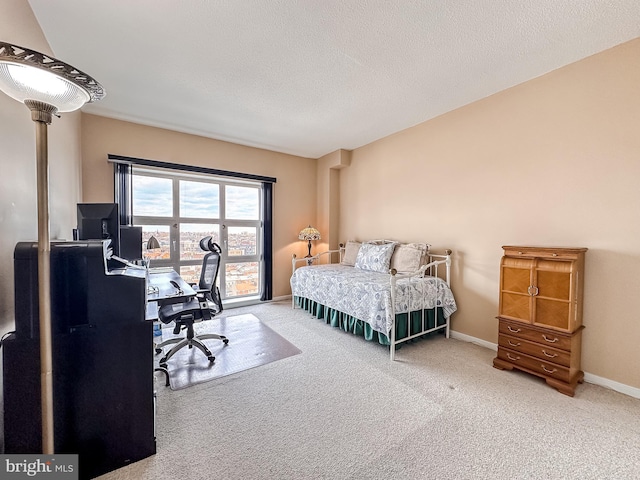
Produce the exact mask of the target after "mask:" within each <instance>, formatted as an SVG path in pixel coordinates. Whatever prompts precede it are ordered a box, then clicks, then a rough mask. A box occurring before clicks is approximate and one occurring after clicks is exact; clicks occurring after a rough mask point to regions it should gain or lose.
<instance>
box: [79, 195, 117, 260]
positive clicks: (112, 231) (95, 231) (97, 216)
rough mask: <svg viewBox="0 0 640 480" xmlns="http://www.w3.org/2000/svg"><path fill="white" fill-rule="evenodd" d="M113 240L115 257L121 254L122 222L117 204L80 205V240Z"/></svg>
mask: <svg viewBox="0 0 640 480" xmlns="http://www.w3.org/2000/svg"><path fill="white" fill-rule="evenodd" d="M104 239H111V248H112V250H113V254H114V255H119V253H120V222H119V218H118V204H117V203H79V204H78V240H104Z"/></svg>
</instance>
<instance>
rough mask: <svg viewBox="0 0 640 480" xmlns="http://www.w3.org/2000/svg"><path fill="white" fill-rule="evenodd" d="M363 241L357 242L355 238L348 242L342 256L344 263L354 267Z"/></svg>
mask: <svg viewBox="0 0 640 480" xmlns="http://www.w3.org/2000/svg"><path fill="white" fill-rule="evenodd" d="M360 245H362V243H361V242H356V241H355V240H349V241H348V242H347V245H346V247H345V248H344V255H343V256H342V262H340V263H341V264H342V265H349V266H351V267H353V266H354V265H355V264H356V258H357V257H358V252H359V251H360Z"/></svg>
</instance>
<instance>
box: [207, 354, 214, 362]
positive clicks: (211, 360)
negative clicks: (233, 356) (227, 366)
mask: <svg viewBox="0 0 640 480" xmlns="http://www.w3.org/2000/svg"><path fill="white" fill-rule="evenodd" d="M207 358H208V359H209V362H211V363H213V362H215V361H216V357H214V356H213V355H209V356H208V357H207Z"/></svg>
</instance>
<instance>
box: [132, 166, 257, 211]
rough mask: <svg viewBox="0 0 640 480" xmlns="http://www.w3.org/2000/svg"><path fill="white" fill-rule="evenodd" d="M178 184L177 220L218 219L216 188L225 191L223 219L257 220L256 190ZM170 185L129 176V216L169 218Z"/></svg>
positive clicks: (218, 192) (218, 204)
mask: <svg viewBox="0 0 640 480" xmlns="http://www.w3.org/2000/svg"><path fill="white" fill-rule="evenodd" d="M177 181H178V183H179V188H178V189H179V195H180V205H179V209H180V212H179V215H178V216H179V217H182V218H210V219H220V213H221V212H220V210H221V208H220V207H221V205H220V197H221V191H220V188H221V187H222V188H225V191H224V193H225V207H226V208H225V211H226V215H225V216H226V218H228V219H233V220H258V219H259V218H260V212H259V208H260V197H259V194H260V192H259V189H258V188H255V187H244V186H238V185H226V186H225V185H224V184H215V183H208V182H194V181H190V180H177ZM172 184H173V181H172V180H171V179H168V178H158V177H150V176H142V175H133V215H134V216H153V217H157V216H160V217H173V187H172Z"/></svg>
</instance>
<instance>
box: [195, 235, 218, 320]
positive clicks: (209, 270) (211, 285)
mask: <svg viewBox="0 0 640 480" xmlns="http://www.w3.org/2000/svg"><path fill="white" fill-rule="evenodd" d="M200 248H202V249H203V250H205V251H209V253H207V254H206V255H205V256H204V258H203V259H202V270H201V271H200V282H199V283H198V288H199V289H200V290H207V291H208V292H209V295H206V297H207V299H208V300H210V301H212V302H213V303H215V304H216V306H217V307H218V311H222V300H221V299H220V293H219V290H218V288H217V287H216V280H217V279H218V271H219V270H220V254H221V253H222V249H221V248H220V245H218V244H217V243H215V242H214V241H212V240H211V237H205V238H203V239H202V240H200Z"/></svg>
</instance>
